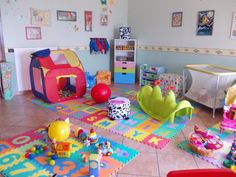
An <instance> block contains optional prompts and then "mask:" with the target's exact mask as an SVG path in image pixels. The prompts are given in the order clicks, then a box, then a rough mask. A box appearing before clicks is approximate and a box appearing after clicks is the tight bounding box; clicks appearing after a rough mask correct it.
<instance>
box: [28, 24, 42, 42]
mask: <svg viewBox="0 0 236 177" xmlns="http://www.w3.org/2000/svg"><path fill="white" fill-rule="evenodd" d="M25 35H26V39H27V40H40V39H42V36H41V28H40V27H35V26H26V27H25Z"/></svg>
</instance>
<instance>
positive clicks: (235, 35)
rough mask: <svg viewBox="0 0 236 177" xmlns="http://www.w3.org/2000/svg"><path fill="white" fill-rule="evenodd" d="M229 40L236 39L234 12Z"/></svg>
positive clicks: (235, 13)
mask: <svg viewBox="0 0 236 177" xmlns="http://www.w3.org/2000/svg"><path fill="white" fill-rule="evenodd" d="M230 38H231V39H236V12H234V13H233V19H232V26H231V32H230Z"/></svg>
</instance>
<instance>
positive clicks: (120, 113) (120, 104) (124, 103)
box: [107, 97, 130, 120]
mask: <svg viewBox="0 0 236 177" xmlns="http://www.w3.org/2000/svg"><path fill="white" fill-rule="evenodd" d="M107 112H108V114H107V115H108V117H110V119H112V120H115V119H118V120H119V119H120V120H121V119H126V120H127V119H129V115H130V101H129V99H128V98H125V97H113V98H110V99H109V100H108V101H107Z"/></svg>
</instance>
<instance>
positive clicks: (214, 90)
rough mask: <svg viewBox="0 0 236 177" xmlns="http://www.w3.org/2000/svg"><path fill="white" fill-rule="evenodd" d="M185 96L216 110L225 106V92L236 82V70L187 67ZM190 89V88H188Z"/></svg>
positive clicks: (198, 66)
mask: <svg viewBox="0 0 236 177" xmlns="http://www.w3.org/2000/svg"><path fill="white" fill-rule="evenodd" d="M183 77H184V78H185V79H184V81H186V82H184V85H183V94H184V96H185V97H187V98H189V99H191V100H193V101H196V102H198V103H200V104H202V105H205V106H207V107H209V108H212V109H213V117H214V116H215V110H216V109H218V108H222V107H223V106H224V98H225V91H226V90H227V88H228V87H230V86H231V85H232V84H233V83H234V81H235V80H236V69H233V68H226V67H222V66H217V65H186V66H185V68H184V71H183ZM187 87H188V88H187Z"/></svg>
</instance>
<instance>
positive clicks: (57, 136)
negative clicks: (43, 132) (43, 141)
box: [47, 118, 70, 142]
mask: <svg viewBox="0 0 236 177" xmlns="http://www.w3.org/2000/svg"><path fill="white" fill-rule="evenodd" d="M47 129H48V137H49V138H50V139H51V140H52V141H56V142H62V141H65V140H66V139H67V138H68V137H69V136H70V122H69V118H67V119H66V120H55V121H53V122H51V123H50V124H49V125H48V128H47Z"/></svg>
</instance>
